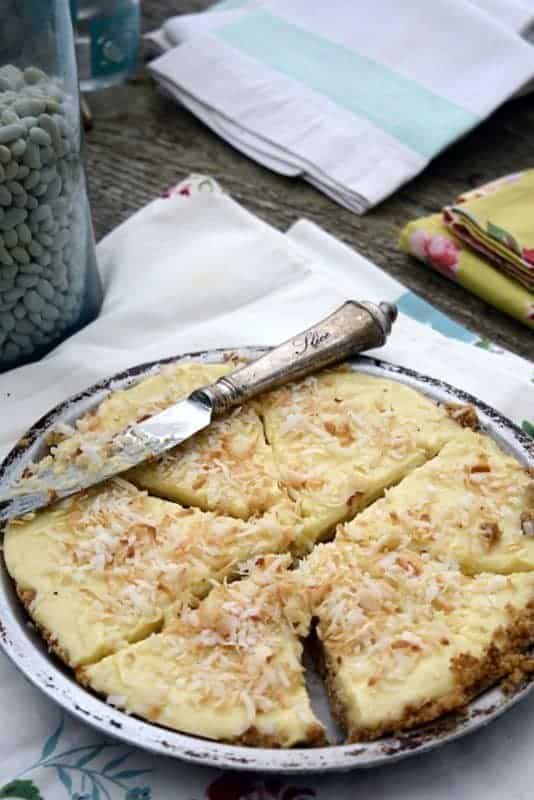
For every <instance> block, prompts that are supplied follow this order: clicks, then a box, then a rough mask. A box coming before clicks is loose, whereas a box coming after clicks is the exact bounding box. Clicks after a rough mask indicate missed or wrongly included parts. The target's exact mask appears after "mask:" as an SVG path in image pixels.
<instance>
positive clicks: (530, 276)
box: [443, 170, 534, 292]
mask: <svg viewBox="0 0 534 800" xmlns="http://www.w3.org/2000/svg"><path fill="white" fill-rule="evenodd" d="M533 200H534V170H527V171H526V172H516V173H515V174H513V175H507V176H505V177H504V178H500V179H499V180H496V181H492V183H489V184H486V185H485V186H482V187H481V188H479V189H474V190H473V191H471V192H465V193H464V194H461V195H460V197H459V198H458V199H457V201H456V204H455V205H453V206H447V207H446V208H444V209H443V219H444V221H445V224H446V225H447V227H449V228H450V229H451V230H452V231H453V233H455V234H456V236H457V237H458V238H459V239H461V240H462V241H464V242H466V244H467V245H469V246H470V247H472V248H473V249H474V250H478V251H479V252H480V253H482V255H484V256H485V257H486V258H488V259H489V260H490V261H492V262H493V263H494V264H496V266H497V269H499V270H501V271H502V272H504V273H506V274H508V275H510V276H511V277H512V278H515V279H516V280H517V281H519V283H522V284H523V285H524V286H526V287H527V289H529V291H531V292H532V291H534V218H533V216H532V205H533Z"/></svg>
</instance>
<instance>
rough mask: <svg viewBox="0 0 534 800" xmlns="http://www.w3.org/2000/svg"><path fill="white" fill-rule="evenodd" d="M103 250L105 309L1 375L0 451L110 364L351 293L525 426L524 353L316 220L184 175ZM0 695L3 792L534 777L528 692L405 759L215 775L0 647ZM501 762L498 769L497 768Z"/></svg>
mask: <svg viewBox="0 0 534 800" xmlns="http://www.w3.org/2000/svg"><path fill="white" fill-rule="evenodd" d="M98 255H99V262H100V266H101V269H102V273H103V277H104V282H105V290H106V298H105V303H104V308H103V311H102V314H101V316H100V317H99V318H98V319H97V320H96V321H95V322H93V323H92V324H91V325H89V326H88V327H87V328H85V329H84V330H82V331H81V332H79V333H78V334H76V335H75V336H73V337H72V338H71V339H69V340H68V341H67V342H65V343H64V344H62V345H61V346H60V347H58V348H57V349H56V350H55V351H54V352H53V353H51V354H50V355H49V356H48V357H47V358H46V359H45V360H44V361H41V362H38V363H35V364H32V365H29V366H26V367H22V368H20V369H17V370H12V371H11V372H8V373H5V374H3V375H2V376H1V377H0V419H1V420H2V425H1V430H0V455H2V456H3V455H4V454H5V453H6V452H7V450H8V448H9V447H10V446H11V445H12V444H13V442H14V441H15V440H16V439H17V438H18V437H19V435H20V434H21V433H23V431H24V430H26V429H27V427H28V426H29V425H30V424H31V423H32V422H33V421H35V420H36V419H37V418H38V417H39V416H40V415H42V414H43V413H45V412H46V411H47V410H49V409H50V407H51V406H53V405H54V404H55V403H58V402H60V401H62V400H64V399H65V398H66V397H67V396H68V395H70V394H72V393H74V392H76V391H79V390H81V389H83V388H85V387H87V386H89V385H90V384H91V383H93V382H95V381H97V380H99V379H100V378H103V377H104V376H107V375H110V374H112V373H114V372H116V371H118V370H122V369H124V368H126V367H128V366H131V365H134V364H138V363H141V362H144V361H149V360H154V359H158V358H161V357H165V356H171V355H173V354H178V353H182V352H188V351H195V350H198V349H201V348H210V347H221V346H228V347H233V346H238V345H255V344H260V345H261V344H273V343H277V342H280V341H281V340H283V339H285V338H287V337H289V336H290V335H292V334H294V333H296V332H297V331H298V330H300V329H302V328H303V327H305V326H307V325H309V324H311V323H313V322H314V321H316V320H317V319H319V318H320V317H321V316H324V315H326V314H327V313H329V312H330V311H332V310H333V309H334V308H335V307H336V306H337V305H339V304H340V303H341V302H343V301H344V300H345V299H347V298H348V297H355V298H361V299H370V300H374V301H379V300H384V299H385V300H392V301H397V302H398V303H399V306H400V308H401V309H404V310H405V311H406V312H407V313H401V315H400V317H399V320H398V321H397V322H396V323H395V327H394V333H393V335H392V336H391V338H390V340H389V342H388V344H387V345H386V347H384V348H383V349H382V350H380V351H376V354H377V355H380V356H381V357H383V358H386V359H390V360H392V361H395V362H397V363H399V364H404V365H406V366H409V367H415V368H416V369H419V370H420V371H422V372H426V373H428V374H431V375H434V376H436V377H439V378H441V379H444V380H447V381H449V382H451V383H453V384H456V385H458V386H461V387H462V388H465V389H468V390H469V391H471V392H473V393H474V394H476V395H478V396H480V397H481V398H483V399H484V400H486V401H487V402H490V403H491V404H493V405H495V406H496V407H498V408H499V409H501V410H502V411H504V412H505V413H507V414H508V415H510V416H511V417H512V418H513V419H515V420H516V421H517V422H518V423H519V424H521V423H522V422H523V421H524V420H528V419H532V416H533V414H532V412H533V406H534V384H532V383H531V382H530V381H531V378H532V377H534V367H533V366H532V364H529V363H528V362H526V361H524V360H523V359H521V358H519V357H517V356H512V355H511V354H506V353H496V352H491V351H489V350H486V349H483V348H481V347H475V346H473V345H474V344H477V342H478V344H481V343H480V342H479V341H478V340H477V337H476V336H474V335H473V334H471V333H470V332H468V331H466V330H465V329H464V328H461V327H460V326H458V325H456V324H455V323H452V322H451V321H450V320H448V318H447V317H444V316H443V315H440V314H439V313H438V312H436V311H435V309H433V308H432V306H430V305H428V304H426V303H424V302H423V301H421V300H420V299H419V298H417V297H416V296H415V295H413V294H412V293H411V292H407V291H406V290H405V289H404V287H402V285H401V284H399V283H397V282H396V281H394V280H392V279H391V278H389V277H388V276H387V275H385V274H383V273H382V272H380V270H378V269H377V268H376V267H375V266H374V265H373V264H371V263H370V262H369V261H367V260H366V259H364V258H362V257H361V256H359V255H358V254H356V253H354V252H353V251H352V250H350V249H349V248H348V247H346V246H345V245H343V244H341V243H340V242H338V241H336V240H335V239H333V238H332V237H331V236H329V235H328V234H327V233H325V232H324V231H322V230H320V229H319V228H318V227H317V226H315V225H313V224H312V223H310V222H307V221H305V220H302V221H300V222H298V223H297V224H296V225H294V226H293V227H292V228H291V229H290V230H289V231H288V233H287V234H285V235H284V234H282V233H280V232H278V231H276V230H274V229H273V228H271V227H269V226H268V225H267V224H265V223H264V222H261V221H260V220H258V219H257V218H256V217H254V216H252V215H251V214H249V213H248V212H246V211H245V210H243V209H242V208H241V207H240V206H239V205H238V204H237V203H235V202H234V201H233V200H231V199H230V198H229V197H228V196H226V195H225V194H223V193H222V192H221V191H220V189H219V187H218V185H217V184H216V183H215V182H214V181H212V180H210V179H207V178H203V177H193V178H190V179H188V180H187V181H186V182H184V183H183V184H181V185H180V187H178V189H177V191H176V193H173V194H172V196H170V197H167V198H162V199H158V200H155V201H154V202H153V203H151V204H150V205H149V206H147V207H146V208H145V209H143V210H142V211H140V212H139V213H138V214H136V215H134V216H133V217H132V218H131V219H130V220H128V221H127V222H126V223H125V224H124V225H122V226H121V227H120V228H118V229H117V230H115V231H114V232H113V233H112V234H111V235H110V236H108V237H107V238H106V239H105V240H104V241H103V242H102V243H101V244H100V245H99V247H98ZM408 314H410V315H412V316H409V315H408ZM414 317H415V318H416V319H414ZM417 319H419V320H420V321H417ZM432 326H433V327H432ZM436 328H437V330H436ZM440 330H441V331H443V332H445V333H447V334H448V336H452V337H454V338H447V336H444V335H443V333H440V332H439V331H440ZM484 344H485V345H486V346H489V345H488V344H487V343H484ZM529 415H530V416H529ZM0 699H1V701H2V709H3V719H4V720H9V725H7V724H5V725H2V726H0V797H6V798H14V797H22V798H26V800H38V798H39V796H40V797H42V798H46V800H81V798H83V799H84V800H151V798H152V800H167V799H168V798H175V797H176V798H177V797H180V798H196V800H201V799H202V798H204V797H206V798H208V800H251V798H254V797H261V798H263V800H288V799H289V798H293V800H297V798H298V800H304V798H311V797H314V793H315V794H316V795H317V796H318V798H319V799H320V798H324V800H328V798H330V797H332V796H335V797H339V799H340V800H351V798H353V797H355V796H362V797H364V796H368V795H369V796H370V789H369V785H368V782H369V780H372V781H373V786H374V788H373V796H374V797H380V798H381V800H389V798H392V799H393V798H395V800H408V798H409V800H428V796H429V795H428V791H427V789H428V786H432V799H433V800H445V798H447V799H448V798H450V797H451V796H452V795H453V794H454V796H455V797H458V798H462V797H465V798H468V797H469V798H470V800H471V798H473V800H477V793H476V788H477V786H479V787H482V785H483V784H484V800H502V798H503V797H506V798H508V799H509V800H521V799H522V798H523V797H526V796H528V792H529V791H530V787H531V785H532V778H533V777H534V768H532V766H531V765H532V759H531V756H530V748H529V747H528V746H527V744H526V743H527V741H528V734H529V733H531V735H534V715H533V714H532V713H530V716H529V712H532V711H533V710H534V698H532V700H531V701H530V702H528V701H527V702H525V703H523V704H521V707H520V708H519V709H517V710H516V711H514V712H510V713H509V714H508V715H507V716H506V719H504V720H502V721H499V722H496V723H495V724H494V725H492V726H491V727H490V728H489V729H488V730H484V731H481V732H479V733H477V734H474V735H473V736H471V737H470V738H469V739H467V740H465V742H461V743H458V744H453V745H450V746H448V747H446V748H444V749H442V750H440V751H437V752H436V753H434V754H431V755H428V756H425V757H419V758H418V759H416V760H415V761H413V762H412V763H410V764H406V765H401V766H396V767H391V768H381V769H380V770H379V771H373V772H372V776H371V775H370V774H367V773H356V774H352V775H348V776H347V775H344V776H342V777H337V776H331V777H329V778H322V779H317V778H313V780H311V779H309V778H308V779H307V780H306V779H303V780H299V779H290V780H288V781H286V782H284V781H278V782H276V781H268V780H263V779H262V778H260V777H254V776H246V775H243V776H241V777H235V776H231V775H226V776H222V777H221V776H220V773H218V772H217V771H215V770H208V769H202V768H198V767H190V766H187V765H185V764H181V763H180V762H175V761H170V760H165V759H163V758H156V757H153V756H150V755H149V754H147V753H144V752H142V751H138V750H136V749H134V748H129V747H126V746H124V745H121V744H118V743H114V742H109V741H106V740H105V739H104V738H103V737H101V736H99V735H98V734H96V733H95V732H93V731H92V730H91V729H90V728H88V727H86V726H84V725H83V724H81V723H79V722H77V721H75V720H73V719H70V718H69V717H66V718H65V719H64V722H61V720H62V719H63V716H62V714H61V712H60V710H59V709H58V708H57V707H56V706H55V705H54V704H53V703H51V702H50V701H49V700H47V699H46V698H45V697H44V696H41V694H40V693H39V692H38V691H37V690H36V689H34V688H32V687H31V686H30V685H29V684H28V683H27V682H26V681H25V680H24V679H23V678H22V677H21V675H20V674H19V673H18V672H17V671H16V669H15V667H13V666H12V665H11V664H10V663H9V662H8V661H7V659H6V658H5V657H4V656H3V655H2V654H1V653H0ZM58 726H59V727H58ZM504 747H505V748H506V753H504V751H503V748H504ZM503 760H504V761H505V762H506V767H507V769H506V772H500V773H499V772H498V771H497V770H496V764H497V763H499V764H502V763H503ZM506 775H509V776H513V782H512V778H511V777H510V778H508V777H506ZM13 781H18V783H16V784H14V785H11V786H10V788H9V789H3V788H2V787H5V786H6V785H9V784H11V783H12V782H13ZM484 781H486V783H484ZM455 783H456V786H455V789H454V792H453V788H452V784H455ZM312 785H313V788H311V786H312ZM95 787H96V788H95ZM295 787H298V788H299V791H300V794H299V793H298V792H297V791H296V788H295ZM36 792H40V795H39V794H36Z"/></svg>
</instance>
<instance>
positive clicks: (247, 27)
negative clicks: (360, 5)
mask: <svg viewBox="0 0 534 800" xmlns="http://www.w3.org/2000/svg"><path fill="white" fill-rule="evenodd" d="M219 7H220V6H219ZM354 18H355V19H356V20H357V14H356V13H355V15H354ZM213 35H214V36H216V37H218V38H220V39H222V40H223V41H224V42H226V43H227V44H229V45H231V46H233V47H234V48H236V49H237V50H239V51H241V52H242V53H246V54H247V55H249V56H252V58H255V59H256V60H257V61H260V62H263V63H264V64H267V65H268V66H270V67H272V68H273V69H275V70H277V71H278V72H281V73H283V74H284V75H287V76H288V77H290V78H293V79H294V80H296V81H298V82H299V83H301V84H303V85H304V86H307V87H308V88H309V89H313V90H314V91H316V92H318V93H319V94H322V95H324V96H325V97H328V98H329V99H330V100H332V101H333V102H334V103H336V104H337V105H338V106H341V107H342V108H344V109H347V110H348V111H350V112H352V113H353V114H356V115H358V116H359V117H365V118H367V119H368V120H369V121H370V122H372V123H373V124H374V125H376V126H377V127H378V128H381V129H382V130H383V131H385V132H386V133H388V134H390V135H391V136H393V137H395V138H396V139H398V140H399V141H400V142H402V143H403V144H404V145H406V146H407V147H409V148H410V149H412V150H413V151H415V152H416V153H419V154H420V155H422V156H425V157H432V156H434V155H436V153H437V152H438V151H440V150H442V149H443V148H444V147H445V146H446V145H448V144H449V143H450V142H451V141H452V140H453V139H456V138H457V137H458V136H460V135H461V134H462V133H464V132H465V131H467V130H469V128H472V127H473V126H474V125H476V124H477V123H478V122H479V118H478V117H477V116H476V115H475V114H473V113H472V112H471V111H468V110H466V109H464V108H461V107H460V106H457V105H455V104H454V103H451V102H450V101H449V100H445V99H444V98H443V97H440V96H439V95H437V94H434V92H431V91H430V90H429V89H426V88H425V87H424V86H422V85H421V84H420V83H418V82H417V81H415V80H412V79H411V78H406V77H403V76H402V75H399V74H398V73H396V72H394V71H393V70H391V69H390V68H389V67H386V66H384V64H380V63H379V62H377V61H373V60H372V59H371V58H367V56H364V55H361V54H360V53H357V52H356V51H354V50H350V49H349V48H347V47H344V46H343V45H339V44H334V43H333V42H331V41H329V40H327V39H323V38H322V37H320V36H318V35H316V34H314V33H310V32H309V31H306V30H304V29H303V28H299V27H298V26H296V25H294V24H292V23H289V22H285V21H284V20H282V19H280V18H279V17H276V16H274V15H272V14H269V13H268V12H265V11H252V10H251V11H249V12H247V13H245V14H244V15H243V18H242V19H240V20H238V21H236V22H232V23H230V24H229V25H225V26H223V27H221V28H219V29H218V30H217V31H215V32H214V33H213Z"/></svg>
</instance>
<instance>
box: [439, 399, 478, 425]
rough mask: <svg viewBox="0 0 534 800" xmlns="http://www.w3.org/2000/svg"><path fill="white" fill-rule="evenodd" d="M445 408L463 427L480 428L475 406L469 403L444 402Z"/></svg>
mask: <svg viewBox="0 0 534 800" xmlns="http://www.w3.org/2000/svg"><path fill="white" fill-rule="evenodd" d="M443 408H444V409H445V411H446V412H447V414H448V416H449V417H450V418H451V419H452V420H453V421H454V422H456V423H457V424H458V425H460V426H461V427H462V428H471V430H473V431H478V430H480V424H479V421H478V416H477V410H476V408H475V406H473V405H470V404H469V403H444V405H443Z"/></svg>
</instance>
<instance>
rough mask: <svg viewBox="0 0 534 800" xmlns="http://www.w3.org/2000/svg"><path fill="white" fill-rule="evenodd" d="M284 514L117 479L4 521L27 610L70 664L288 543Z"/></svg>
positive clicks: (139, 630)
mask: <svg viewBox="0 0 534 800" xmlns="http://www.w3.org/2000/svg"><path fill="white" fill-rule="evenodd" d="M286 511H287V510H286ZM287 513H288V516H287V518H286V517H285V516H284V512H283V511H282V509H277V510H276V511H273V512H269V513H267V514H265V515H264V516H263V517H261V518H259V519H253V520H250V521H248V522H247V521H244V520H241V519H234V518H230V517H222V516H218V515H216V514H213V513H209V512H203V511H200V510H198V509H193V508H182V507H181V506H179V505H177V504H175V503H168V502H166V501H165V500H160V499H158V498H154V497H149V496H147V495H146V493H145V492H140V491H138V490H137V489H136V488H135V487H134V486H132V485H131V484H129V483H127V482H126V481H124V480H122V479H115V480H114V481H112V482H110V483H109V484H107V485H105V486H103V487H100V488H99V489H96V490H92V491H90V492H87V493H85V494H82V495H78V496H75V497H73V498H69V499H68V500H64V501H62V502H61V503H59V504H58V505H56V506H54V507H51V508H48V509H45V510H43V511H41V512H38V513H36V514H33V515H28V517H26V518H23V519H21V520H15V521H13V522H11V523H10V525H9V526H8V528H7V531H6V534H5V541H4V557H5V561H6V565H7V568H8V571H9V573H10V575H11V576H12V577H13V579H14V580H15V582H16V585H17V590H18V592H19V595H20V596H21V598H22V599H23V601H24V603H25V604H26V606H27V608H28V610H29V613H30V615H31V616H32V618H33V619H34V621H35V622H36V623H37V624H38V625H39V627H40V628H41V629H42V630H43V631H44V632H45V636H46V638H47V639H48V641H49V643H50V644H51V646H52V647H53V648H54V649H55V651H56V652H58V654H59V655H60V656H61V657H62V658H63V659H64V661H66V662H67V663H68V664H70V665H71V666H74V667H75V666H77V665H78V664H85V663H90V662H93V661H96V660H98V659H99V658H102V657H103V656H105V655H107V654H109V653H112V652H114V651H116V650H118V649H120V648H121V647H124V646H125V645H126V644H127V643H128V642H133V641H137V640H139V639H142V638H143V637H145V636H146V635H148V634H149V633H151V632H152V631H154V630H158V629H159V628H161V626H162V624H163V618H164V615H165V614H166V613H170V609H171V608H173V609H175V608H177V607H178V608H179V607H181V606H182V605H183V604H186V603H188V602H190V601H191V599H192V598H195V597H201V596H202V595H204V594H206V593H207V592H208V591H209V589H210V588H211V585H212V582H213V581H216V580H221V579H224V578H226V577H228V576H234V575H236V574H238V571H239V564H240V563H241V562H243V561H246V560H247V559H249V558H252V557H254V556H257V555H259V554H262V553H269V552H285V551H287V550H289V549H291V547H292V543H293V537H294V536H295V530H296V528H295V525H294V521H293V518H292V517H291V513H290V510H289V511H288V512H287Z"/></svg>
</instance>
